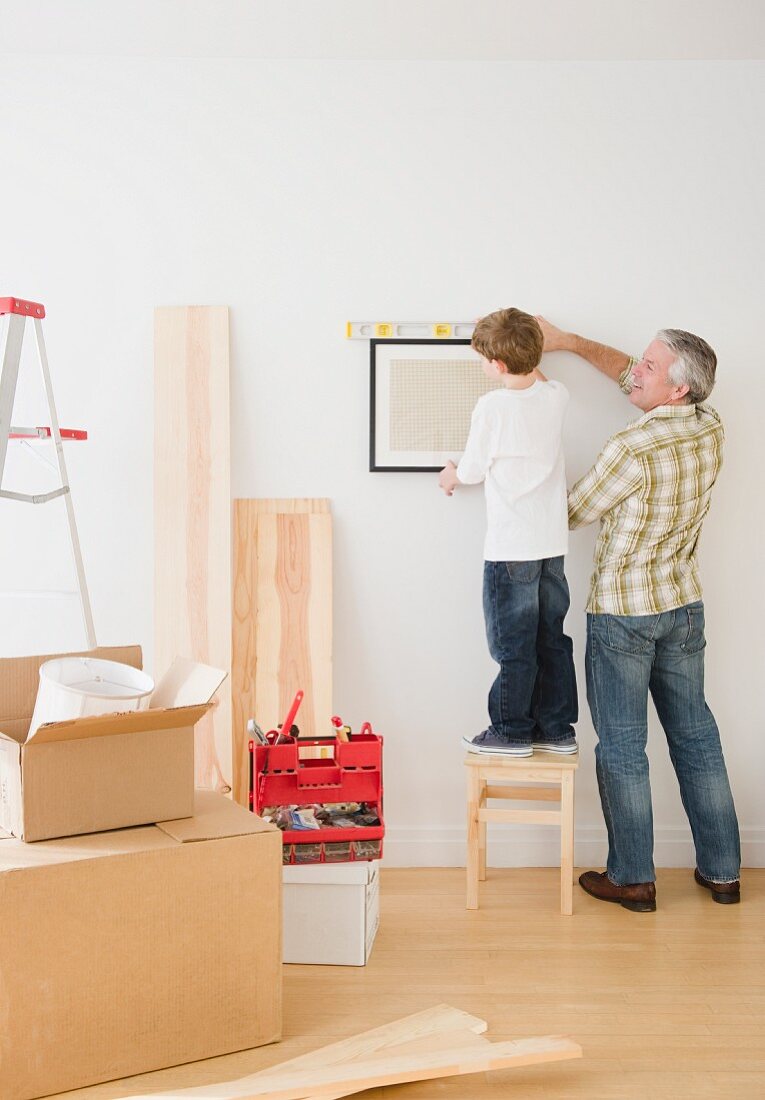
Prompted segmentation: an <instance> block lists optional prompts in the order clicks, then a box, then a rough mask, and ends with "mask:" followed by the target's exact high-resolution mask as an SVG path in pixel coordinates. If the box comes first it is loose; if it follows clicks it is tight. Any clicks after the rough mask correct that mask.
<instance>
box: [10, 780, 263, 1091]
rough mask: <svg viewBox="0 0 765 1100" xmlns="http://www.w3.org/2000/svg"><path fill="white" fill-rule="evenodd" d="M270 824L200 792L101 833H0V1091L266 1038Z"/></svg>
mask: <svg viewBox="0 0 765 1100" xmlns="http://www.w3.org/2000/svg"><path fill="white" fill-rule="evenodd" d="M280 885H281V836H280V834H279V832H278V830H277V829H275V828H274V827H273V826H271V825H267V824H266V823H265V822H263V821H261V820H260V818H258V817H256V816H255V815H254V814H251V813H250V812H249V811H247V810H245V809H243V808H242V807H241V806H237V805H235V804H234V803H232V802H230V801H229V800H228V799H227V798H225V797H224V796H223V795H219V794H216V793H214V792H212V791H197V794H196V805H195V814H194V816H193V817H191V818H185V819H183V820H181V821H170V822H163V823H161V824H160V825H155V826H144V827H143V828H139V829H124V830H122V831H120V832H115V833H97V834H95V835H91V836H82V837H74V838H69V839H65V840H48V841H42V842H41V843H40V844H24V843H23V842H22V841H20V840H17V839H14V838H9V837H6V836H4V837H3V839H0V914H1V915H2V927H3V931H2V936H0V976H1V977H2V981H1V986H2V992H1V994H0V996H1V997H2V1000H1V1001H0V1012H1V1014H2V1027H0V1096H2V1100H31V1098H32V1097H39V1096H44V1095H47V1094H49V1093H52V1092H63V1091H64V1090H69V1089H76V1088H80V1087H82V1086H85V1085H90V1084H95V1083H96V1082H98V1081H106V1080H112V1079H114V1078H118V1077H127V1076H129V1075H132V1074H136V1073H144V1072H148V1071H149V1070H153V1069H160V1068H163V1067H166V1066H173V1065H178V1064H180V1063H182V1062H189V1061H194V1060H196V1059H198V1058H211V1057H213V1056H215V1055H218V1054H227V1053H230V1052H231V1051H236V1050H243V1049H246V1048H249V1047H255V1046H260V1045H262V1044H263V1043H271V1042H275V1041H276V1040H277V1039H279V1038H280V1037H281V969H282V968H281V899H280V893H281V891H280Z"/></svg>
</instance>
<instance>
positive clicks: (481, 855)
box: [478, 779, 486, 882]
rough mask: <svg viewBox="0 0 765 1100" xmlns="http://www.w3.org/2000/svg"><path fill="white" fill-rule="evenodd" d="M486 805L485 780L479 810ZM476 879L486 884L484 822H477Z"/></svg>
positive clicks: (480, 793)
mask: <svg viewBox="0 0 765 1100" xmlns="http://www.w3.org/2000/svg"><path fill="white" fill-rule="evenodd" d="M485 805H486V780H485V779H482V780H481V786H480V790H479V795H478V807H479V809H480V808H481V807H483V806H485ZM478 878H479V879H480V880H481V882H486V822H485V821H479V822H478Z"/></svg>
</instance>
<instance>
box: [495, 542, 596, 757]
mask: <svg viewBox="0 0 765 1100" xmlns="http://www.w3.org/2000/svg"><path fill="white" fill-rule="evenodd" d="M568 605H569V594H568V584H567V583H566V576H565V573H564V572H563V558H562V557H558V558H544V559H542V560H540V561H487V562H484V573H483V611H484V616H485V618H486V637H487V639H488V642H489V652H490V653H491V655H492V657H493V658H494V660H495V661H496V662H497V663H498V664H499V675H498V676H497V679H496V680H495V681H494V683H493V684H492V687H491V691H490V692H489V717H490V719H491V725H492V728H493V729H494V731H495V732H496V733H498V734H499V735H500V736H501V737H505V738H506V739H507V740H508V741H517V742H521V743H523V744H529V745H530V744H531V743H532V741H568V740H570V739H571V738H572V737H573V736H574V729H573V723H574V722H576V720H577V718H578V713H577V695H576V678H575V675H574V659H573V646H572V643H571V639H570V638H569V637H568V636H567V635H566V634H564V633H563V620H564V619H565V617H566V612H567V611H568Z"/></svg>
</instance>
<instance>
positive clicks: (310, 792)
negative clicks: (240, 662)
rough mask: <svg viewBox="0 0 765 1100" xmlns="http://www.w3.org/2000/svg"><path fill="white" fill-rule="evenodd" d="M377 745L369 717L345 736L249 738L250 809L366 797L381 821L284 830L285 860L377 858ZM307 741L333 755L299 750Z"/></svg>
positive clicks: (379, 746)
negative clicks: (358, 729) (345, 738)
mask: <svg viewBox="0 0 765 1100" xmlns="http://www.w3.org/2000/svg"><path fill="white" fill-rule="evenodd" d="M366 731H368V732H366ZM270 736H271V735H269V738H270ZM382 745H383V739H382V737H378V736H377V734H375V733H372V729H371V726H370V725H369V723H365V725H364V726H363V727H362V732H361V733H357V734H354V735H353V736H352V737H351V739H350V740H349V741H339V740H335V741H328V740H326V739H319V740H311V739H308V738H300V739H299V740H296V739H295V738H294V737H288V736H283V737H280V739H279V744H269V745H260V744H256V742H255V741H250V743H249V748H250V809H251V810H252V811H253V812H254V813H256V814H262V812H263V809H264V807H267V806H298V807H300V806H311V805H313V804H315V803H319V804H324V803H338V802H365V803H366V804H367V806H368V807H369V809H370V811H372V812H374V813H375V814H376V815H377V817H378V819H379V822H380V824H379V825H369V826H359V827H352V828H339V827H337V828H336V827H328V828H322V829H287V830H284V831H283V832H282V841H283V845H284V849H283V850H284V857H283V861H284V863H300V864H303V863H344V862H348V861H352V860H370V859H379V857H380V856H381V855H382V845H383V836H384V834H385V822H384V820H383V783H382ZM308 746H324V748H325V751H326V750H327V749H328V748H329V749H331V752H332V755H331V756H326V757H323V758H320V759H314V758H306V757H305V756H301V750H302V749H303V748H304V747H308Z"/></svg>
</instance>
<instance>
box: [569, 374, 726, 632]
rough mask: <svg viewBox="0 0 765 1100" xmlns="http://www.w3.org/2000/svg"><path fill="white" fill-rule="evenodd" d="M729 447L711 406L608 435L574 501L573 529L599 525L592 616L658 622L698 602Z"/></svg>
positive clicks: (682, 409)
mask: <svg viewBox="0 0 765 1100" xmlns="http://www.w3.org/2000/svg"><path fill="white" fill-rule="evenodd" d="M632 362H633V361H631V362H630V365H629V366H628V367H627V369H626V370H625V371H624V373H623V374H622V376H621V378H620V379H619V385H620V386H621V388H622V389H623V390H624V391H625V393H629V392H630V389H631V386H630V371H631V369H632ZM723 439H724V432H723V426H722V423H721V421H720V417H719V416H718V415H717V413H716V412H715V410H714V409H712V408H710V407H709V406H708V405H660V406H659V407H658V408H656V409H652V410H651V411H650V412H647V413H646V414H645V415H644V416H641V418H640V419H639V420H637V421H636V422H635V423H634V424H631V425H630V426H629V427H628V428H625V429H624V430H623V431H621V432H617V433H616V435H613V436H611V438H610V439H609V440H608V442H607V443H606V445H605V447H604V448H603V450H602V452H601V454H600V456H599V457H598V460H597V462H596V463H595V465H594V466H593V467H592V469H591V470H590V471H589V473H586V474H585V475H584V477H582V478H581V479H580V480H579V481H578V482H577V483H576V485H575V486H574V487H573V489H572V490H571V492H570V493H569V495H568V522H569V527H571V528H574V527H581V526H583V525H584V524H586V523H593V522H594V521H595V520H596V519H599V520H601V521H602V522H601V529H600V534H599V535H598V541H597V545H596V547H595V572H594V573H593V576H592V583H591V587H590V596H589V600H588V602H587V610H588V611H590V612H592V613H593V614H596V615H602V614H610V615H655V614H658V613H659V612H661V611H671V610H672V609H673V608H675V607H682V606H684V605H685V604H689V603H693V602H694V601H695V600H700V599H701V585H700V583H699V578H698V568H697V563H696V548H697V545H698V539H699V534H700V533H701V525H702V523H703V521H704V517H705V516H706V514H707V512H708V511H709V503H710V498H711V493H712V486H713V485H714V483H715V479H716V477H717V474H718V473H719V471H720V466H721V464H722V447H723Z"/></svg>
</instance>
